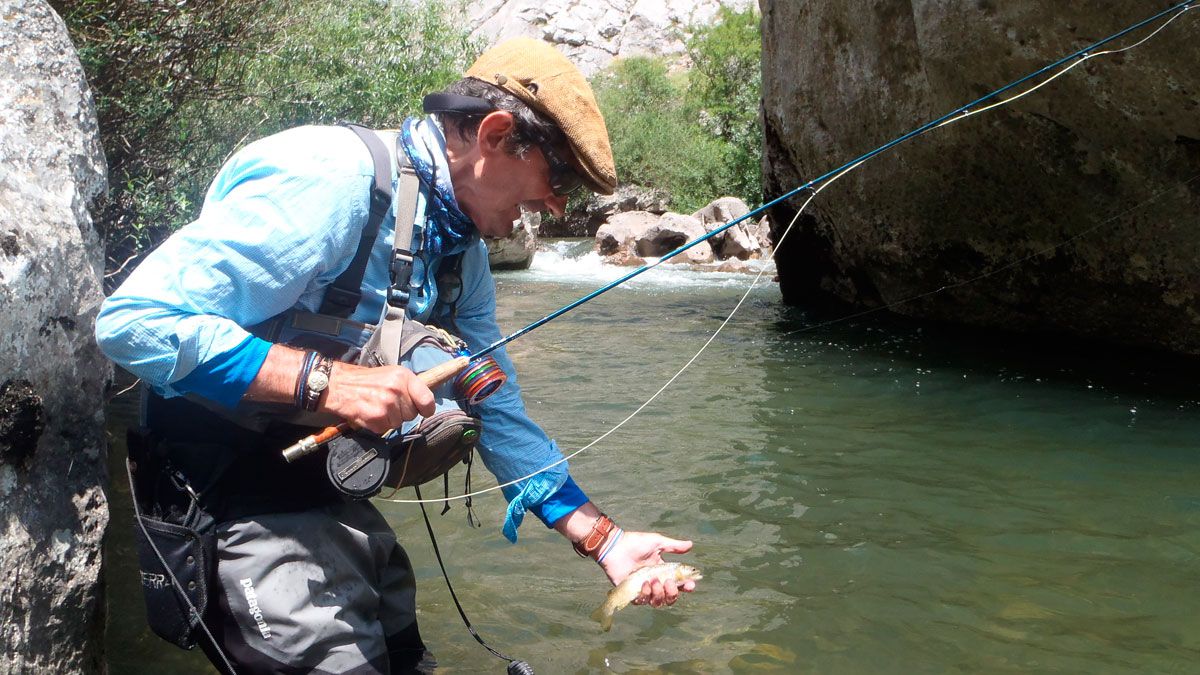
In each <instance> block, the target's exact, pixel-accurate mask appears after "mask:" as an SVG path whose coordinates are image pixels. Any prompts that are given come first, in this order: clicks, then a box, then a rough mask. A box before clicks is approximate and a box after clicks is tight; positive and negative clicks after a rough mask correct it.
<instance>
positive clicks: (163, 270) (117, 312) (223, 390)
mask: <svg viewBox="0 0 1200 675" xmlns="http://www.w3.org/2000/svg"><path fill="white" fill-rule="evenodd" d="M330 133H346V134H349V133H350V132H348V131H346V130H344V129H337V128H323V127H302V128H299V129H296V130H292V131H289V132H284V133H282V134H277V135H276V136H272V137H269V138H267V139H264V140H262V141H259V142H257V143H254V144H252V145H250V146H248V147H247V148H246V149H245V150H243V151H242V152H240V153H238V154H237V155H235V156H234V157H233V158H232V159H231V160H230V162H229V163H228V164H227V165H226V166H225V167H223V168H222V170H221V172H220V173H219V174H218V175H217V177H216V179H215V180H214V181H213V184H212V186H211V187H210V188H209V192H208V195H207V196H206V198H205V203H204V208H203V210H202V211H201V214H200V216H199V217H198V218H197V219H196V220H195V221H194V222H192V223H190V224H188V225H186V226H185V227H183V228H182V229H180V230H179V231H178V232H176V233H175V234H174V235H172V236H171V237H170V238H168V239H167V240H166V241H165V242H163V244H162V245H161V246H159V247H158V248H157V249H156V250H155V251H153V252H152V253H151V254H150V255H149V256H147V258H146V259H145V260H144V261H142V263H141V264H140V265H138V267H137V268H136V269H135V270H134V271H133V273H132V274H130V276H129V278H128V279H126V281H125V282H124V283H123V284H122V285H121V287H120V288H118V289H117V290H116V292H114V293H113V294H112V295H111V296H110V297H109V298H107V299H106V300H105V301H104V304H103V305H102V306H101V310H100V314H99V316H98V318H97V320H96V338H97V341H98V343H99V344H100V347H101V349H102V350H103V351H104V353H105V354H107V355H108V356H109V358H111V359H112V360H113V361H115V362H117V363H118V364H120V365H121V366H123V367H125V368H126V369H128V370H129V371H131V372H133V373H134V374H135V375H137V376H138V377H140V378H142V379H143V380H144V381H145V382H147V383H148V384H149V385H150V386H151V387H153V388H154V389H155V390H156V391H158V392H159V393H160V394H163V395H165V396H175V395H180V394H184V393H190V392H191V391H195V392H196V393H200V394H201V395H203V396H205V397H206V398H210V399H212V400H217V401H219V402H222V403H226V404H228V403H229V402H230V401H232V402H233V403H236V402H237V400H238V399H239V398H240V397H241V395H242V393H244V392H245V390H246V388H247V387H248V386H249V384H250V382H251V381H252V380H253V379H254V377H255V376H256V375H257V373H258V368H259V367H260V366H261V364H262V361H263V360H264V359H265V358H266V349H267V348H269V344H266V343H262V342H261V341H258V339H257V338H252V336H251V335H250V334H249V333H248V332H247V331H246V329H245V328H243V327H244V326H253V325H255V324H257V323H260V322H262V321H264V320H266V319H268V318H270V317H272V316H274V315H276V314H278V313H280V312H282V311H284V310H286V309H288V308H290V307H292V306H294V305H296V304H297V301H298V300H301V299H302V298H307V299H309V301H310V304H311V303H316V302H319V289H321V288H323V286H324V285H326V284H328V283H329V282H330V281H332V279H334V278H336V276H337V274H338V273H339V272H340V271H341V269H343V268H344V267H345V266H346V264H348V262H349V259H350V256H352V255H353V247H354V246H356V245H357V237H355V236H349V235H350V233H354V232H357V231H358V230H359V229H361V227H362V223H363V222H364V219H365V214H366V209H367V200H366V195H367V194H368V191H367V186H368V184H369V181H370V173H369V171H368V173H367V174H366V175H363V171H362V169H363V167H362V166H361V162H360V161H358V159H357V158H356V157H355V156H353V155H351V156H350V158H348V159H347V158H346V157H341V158H336V157H329V156H328V155H321V154H319V153H314V152H304V151H302V150H303V149H304V148H306V147H311V143H312V141H313V140H314V139H311V138H308V137H309V136H312V135H318V136H319V135H321V134H330ZM324 145H334V147H339V146H338V145H337V144H328V143H326V144H324ZM344 146H345V144H344V143H343V144H340V147H344ZM350 147H353V146H350ZM342 152H344V150H343V151H342ZM338 160H340V161H338ZM338 167H342V170H340V171H339V170H338ZM367 168H368V169H369V167H367ZM302 304H303V303H302Z"/></svg>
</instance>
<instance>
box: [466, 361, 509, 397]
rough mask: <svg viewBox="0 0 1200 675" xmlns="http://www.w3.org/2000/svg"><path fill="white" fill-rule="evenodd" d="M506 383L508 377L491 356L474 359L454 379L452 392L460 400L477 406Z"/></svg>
mask: <svg viewBox="0 0 1200 675" xmlns="http://www.w3.org/2000/svg"><path fill="white" fill-rule="evenodd" d="M507 381H508V375H506V374H505V373H504V370H503V369H502V368H501V367H500V364H499V363H497V362H496V359H494V358H492V357H491V356H484V357H482V358H479V359H476V360H474V361H472V362H471V363H470V364H468V365H467V367H466V368H464V369H463V371H462V372H461V373H459V374H458V376H457V377H455V378H454V391H455V393H457V394H458V397H459V399H460V400H463V401H466V402H467V403H468V404H469V405H479V404H480V403H482V402H483V401H484V400H485V399H487V397H489V396H491V395H492V394H494V393H496V390H497V389H499V388H500V387H501V386H503V385H504V383H505V382H507Z"/></svg>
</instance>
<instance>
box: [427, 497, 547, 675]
mask: <svg viewBox="0 0 1200 675" xmlns="http://www.w3.org/2000/svg"><path fill="white" fill-rule="evenodd" d="M413 490H415V491H416V493H417V499H421V488H419V487H417V486H415V485H414V486H413ZM419 504H420V506H421V517H422V518H424V519H425V529H426V530H428V531H429V543H431V544H433V555H434V556H435V557H436V558H437V561H438V567H441V568H442V578H443V579H445V580H446V588H447V589H449V590H450V598H451V599H453V600H454V607H455V608H456V609H457V610H458V615H459V616H461V617H462V620H463V624H464V625H466V627H467V630H468V631H469V632H470V633H471V637H473V638H475V641H476V642H478V643H479V644H481V645H483V648H484V649H486V650H488V651H489V652H491V653H492V655H493V656H495V657H496V658H499V659H504V660H505V661H508V673H509V675H534V674H533V667H532V666H530V665H529V664H528V663H526V662H525V661H518V660H516V659H512V658H509V657H507V656H505V655H504V654H501V653H500V652H498V651H496V650H495V649H493V648H492V646H491V645H489V644H488V643H486V642H484V641H483V638H482V637H480V636H479V633H477V632H475V627H474V626H472V625H471V620H470V619H468V618H467V613H466V611H464V610H463V606H462V603H460V602H459V601H458V595H457V594H456V593H455V592H454V586H453V585H452V584H451V583H450V575H449V574H447V573H446V564H445V563H443V562H442V552H441V550H439V549H438V544H437V538H436V537H435V536H434V535H433V524H432V523H430V522H429V513H427V512H426V511H425V503H424V502H419Z"/></svg>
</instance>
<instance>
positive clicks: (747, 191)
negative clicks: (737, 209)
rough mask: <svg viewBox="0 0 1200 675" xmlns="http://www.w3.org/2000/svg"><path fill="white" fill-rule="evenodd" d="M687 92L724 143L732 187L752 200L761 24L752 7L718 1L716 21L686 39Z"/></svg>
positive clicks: (757, 166) (757, 167) (758, 183)
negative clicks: (689, 61) (689, 63)
mask: <svg viewBox="0 0 1200 675" xmlns="http://www.w3.org/2000/svg"><path fill="white" fill-rule="evenodd" d="M688 55H689V56H690V57H691V59H692V70H691V74H690V83H689V86H688V96H689V98H691V100H692V102H693V105H695V106H697V107H698V108H699V109H700V110H701V120H702V121H703V123H704V125H705V127H706V128H708V129H709V130H710V131H712V132H713V133H714V134H716V136H717V137H718V138H720V139H721V140H723V141H724V142H725V143H726V147H727V149H728V158H727V161H728V162H729V163H730V171H731V173H732V180H733V183H732V185H731V188H732V190H731V191H732V192H734V193H735V194H738V195H740V196H742V198H743V199H745V200H746V201H747V202H749V203H751V204H753V203H756V202H758V201H759V200H761V198H762V170H761V159H760V157H761V155H762V143H763V134H762V123H761V121H760V120H759V107H760V97H761V91H762V30H761V28H760V26H759V18H758V16H757V15H756V14H755V12H754V10H753V9H750V8H747V9H745V10H742V11H734V10H732V9H730V8H728V7H721V9H720V13H719V14H718V16H717V22H716V23H714V24H713V25H711V26H706V27H701V28H699V29H698V30H696V32H695V33H693V35H692V38H691V39H690V40H689V41H688Z"/></svg>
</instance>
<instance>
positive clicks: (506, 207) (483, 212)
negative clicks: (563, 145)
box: [451, 112, 567, 237]
mask: <svg viewBox="0 0 1200 675" xmlns="http://www.w3.org/2000/svg"><path fill="white" fill-rule="evenodd" d="M513 124H514V123H513V119H512V116H511V115H510V114H508V113H505V112H496V113H492V114H491V115H488V116H487V117H486V118H484V120H483V121H482V122H481V123H480V125H479V132H478V134H477V137H476V139H475V140H474V145H473V147H464V148H462V149H460V152H453V151H452V152H451V176H452V180H453V181H454V194H455V197H456V198H457V199H458V203H459V206H461V207H462V209H463V212H464V213H466V214H467V216H469V217H470V218H471V220H472V221H474V222H475V226H476V227H478V228H479V233H480V234H482V235H483V236H485V237H506V236H508V235H509V234H512V231H513V222H514V221H516V220H517V219H519V218H520V217H521V209H522V208H524V209H525V210H527V211H531V212H538V211H549V212H550V213H552V214H554V215H555V216H561V215H562V214H563V212H564V210H565V209H566V205H567V198H566V197H565V196H558V195H555V194H554V190H553V189H552V188H551V186H550V166H549V164H548V163H547V161H546V158H545V156H544V155H543V154H542V151H541V150H539V149H538V148H536V147H535V148H531V149H530V150H529V151H528V152H526V153H525V155H524V156H521V157H518V156H516V155H513V154H510V153H509V152H508V147H507V138H508V134H509V133H511V131H512V129H513Z"/></svg>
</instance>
